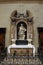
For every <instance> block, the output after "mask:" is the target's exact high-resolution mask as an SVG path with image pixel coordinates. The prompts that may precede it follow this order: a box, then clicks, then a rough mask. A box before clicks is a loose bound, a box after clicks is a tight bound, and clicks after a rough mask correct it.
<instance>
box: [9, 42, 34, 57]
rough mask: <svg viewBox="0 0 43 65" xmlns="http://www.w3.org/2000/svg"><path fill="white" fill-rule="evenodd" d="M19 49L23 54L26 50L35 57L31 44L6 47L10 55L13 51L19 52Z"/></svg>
mask: <svg viewBox="0 0 43 65" xmlns="http://www.w3.org/2000/svg"><path fill="white" fill-rule="evenodd" d="M19 49H20V50H19ZM21 49H22V51H23V50H24V53H25V50H27V49H28V53H31V54H32V55H33V56H35V47H34V45H32V44H31V43H30V44H28V45H16V44H12V45H10V46H9V47H8V53H9V54H10V53H14V51H21ZM29 49H30V50H31V51H30V50H29ZM11 51H12V52H11Z"/></svg>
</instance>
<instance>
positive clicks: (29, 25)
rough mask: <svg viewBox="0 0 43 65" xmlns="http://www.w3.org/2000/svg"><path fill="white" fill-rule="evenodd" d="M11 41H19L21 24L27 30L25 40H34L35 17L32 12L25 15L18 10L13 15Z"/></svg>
mask: <svg viewBox="0 0 43 65" xmlns="http://www.w3.org/2000/svg"><path fill="white" fill-rule="evenodd" d="M10 18H11V39H18V31H19V29H18V28H19V27H20V24H21V23H22V24H23V26H24V27H25V28H26V32H25V39H29V38H32V39H33V17H32V15H31V13H30V11H28V10H27V11H26V15H25V14H20V13H19V12H18V11H17V10H15V11H13V12H12V13H11V17H10Z"/></svg>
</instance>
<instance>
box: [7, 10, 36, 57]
mask: <svg viewBox="0 0 43 65" xmlns="http://www.w3.org/2000/svg"><path fill="white" fill-rule="evenodd" d="M10 18H11V36H10V38H11V44H10V45H9V46H8V48H7V52H8V54H16V55H29V56H35V46H34V44H33V16H32V15H31V12H30V11H28V10H27V11H26V14H25V13H24V14H23V13H18V11H16V10H15V11H13V12H12V14H11V17H10Z"/></svg>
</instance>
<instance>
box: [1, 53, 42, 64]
mask: <svg viewBox="0 0 43 65" xmlns="http://www.w3.org/2000/svg"><path fill="white" fill-rule="evenodd" d="M1 59H3V60H2V61H1ZM0 61H1V62H0V65H43V54H40V55H38V54H36V55H35V57H33V56H29V55H6V57H5V58H3V55H2V56H1V58H0Z"/></svg>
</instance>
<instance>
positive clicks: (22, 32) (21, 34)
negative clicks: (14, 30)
mask: <svg viewBox="0 0 43 65" xmlns="http://www.w3.org/2000/svg"><path fill="white" fill-rule="evenodd" d="M25 32H26V29H25V27H24V26H23V24H21V25H20V27H19V32H18V36H19V39H20V40H24V39H25Z"/></svg>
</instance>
